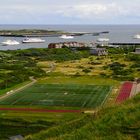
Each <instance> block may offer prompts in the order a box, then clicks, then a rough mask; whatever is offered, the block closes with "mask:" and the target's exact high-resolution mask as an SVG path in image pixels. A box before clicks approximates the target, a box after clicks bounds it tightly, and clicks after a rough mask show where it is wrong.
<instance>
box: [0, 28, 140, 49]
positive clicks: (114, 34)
mask: <svg viewBox="0 0 140 140" xmlns="http://www.w3.org/2000/svg"><path fill="white" fill-rule="evenodd" d="M8 29H10V30H15V29H16V30H18V29H46V30H61V31H69V32H90V33H94V32H103V31H109V34H102V35H100V36H92V35H83V36H76V37H74V38H73V39H70V40H65V39H60V38H59V37H43V38H42V39H45V40H46V42H45V43H32V44H22V43H20V44H19V45H15V46H2V45H1V44H0V50H16V49H27V48H47V47H48V44H49V43H54V42H65V41H78V42H86V43H89V42H96V40H97V39H98V38H109V39H110V43H116V42H117V43H140V39H134V38H133V37H134V35H136V34H140V25H0V30H8ZM6 39H15V40H17V41H19V42H21V41H22V40H23V39H24V38H22V37H0V42H2V41H4V40H6Z"/></svg>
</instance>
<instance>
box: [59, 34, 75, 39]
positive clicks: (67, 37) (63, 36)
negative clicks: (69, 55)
mask: <svg viewBox="0 0 140 140" xmlns="http://www.w3.org/2000/svg"><path fill="white" fill-rule="evenodd" d="M60 38H62V39H73V38H74V37H73V36H71V35H61V36H60Z"/></svg>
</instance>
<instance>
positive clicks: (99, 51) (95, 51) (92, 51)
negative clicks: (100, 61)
mask: <svg viewBox="0 0 140 140" xmlns="http://www.w3.org/2000/svg"><path fill="white" fill-rule="evenodd" d="M90 54H92V55H97V56H101V55H104V56H105V55H108V52H107V50H106V49H105V48H92V49H90Z"/></svg>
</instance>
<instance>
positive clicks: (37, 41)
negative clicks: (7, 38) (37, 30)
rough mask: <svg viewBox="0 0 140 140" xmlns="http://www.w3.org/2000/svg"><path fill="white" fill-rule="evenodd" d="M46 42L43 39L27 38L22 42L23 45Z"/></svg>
mask: <svg viewBox="0 0 140 140" xmlns="http://www.w3.org/2000/svg"><path fill="white" fill-rule="evenodd" d="M44 42H45V40H43V39H41V38H25V39H23V40H22V43H44Z"/></svg>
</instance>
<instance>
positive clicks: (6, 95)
mask: <svg viewBox="0 0 140 140" xmlns="http://www.w3.org/2000/svg"><path fill="white" fill-rule="evenodd" d="M36 82H37V80H35V79H32V81H31V82H30V83H28V84H26V85H24V86H22V87H20V88H17V89H15V90H12V92H10V91H9V94H6V93H5V94H4V95H3V96H1V97H0V100H2V99H4V98H7V97H9V96H11V95H12V94H15V93H16V92H19V91H21V90H23V89H25V88H27V87H30V86H32V85H33V84H35V83H36ZM7 93H8V92H7Z"/></svg>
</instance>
